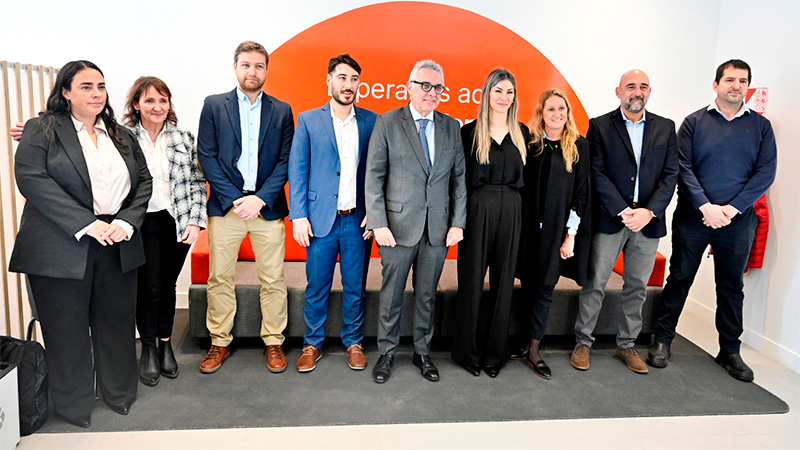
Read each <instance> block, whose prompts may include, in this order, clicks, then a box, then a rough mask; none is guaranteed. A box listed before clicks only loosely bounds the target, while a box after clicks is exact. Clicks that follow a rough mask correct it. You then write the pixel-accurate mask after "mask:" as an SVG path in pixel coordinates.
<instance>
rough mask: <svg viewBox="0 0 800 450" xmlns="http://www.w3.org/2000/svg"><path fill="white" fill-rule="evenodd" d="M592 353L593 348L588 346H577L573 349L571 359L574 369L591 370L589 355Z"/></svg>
mask: <svg viewBox="0 0 800 450" xmlns="http://www.w3.org/2000/svg"><path fill="white" fill-rule="evenodd" d="M591 351H592V348H591V347H589V346H588V345H586V344H580V343H578V344H575V348H574V349H572V356H571V357H570V358H569V362H570V363H572V367H574V368H576V369H578V370H589V353H590V352H591Z"/></svg>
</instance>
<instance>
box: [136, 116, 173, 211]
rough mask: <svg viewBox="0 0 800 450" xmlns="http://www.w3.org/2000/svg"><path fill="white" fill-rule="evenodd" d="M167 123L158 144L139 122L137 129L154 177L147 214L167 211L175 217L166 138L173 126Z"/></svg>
mask: <svg viewBox="0 0 800 450" xmlns="http://www.w3.org/2000/svg"><path fill="white" fill-rule="evenodd" d="M171 125H172V124H170V123H169V122H165V123H164V126H163V127H162V128H161V132H160V133H158V136H157V137H156V143H155V145H153V140H152V139H151V138H150V133H149V132H148V131H147V130H146V129H145V128H144V127H143V126H142V123H141V122H139V123H138V124H136V127H137V128H138V129H139V146H140V147H142V153H144V159H145V161H147V168H148V169H149V170H150V176H152V177H153V195H152V196H151V197H150V201H149V202H148V203H147V212H149V213H150V212H158V211H163V210H166V211H167V212H168V213H169V215H170V216H172V217H173V218H174V217H175V213H174V211H172V199H171V190H170V186H169V156H168V155H167V142H166V139H165V138H164V131H165V130H166V129H167V127H169V126H171Z"/></svg>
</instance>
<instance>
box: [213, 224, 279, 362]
mask: <svg viewBox="0 0 800 450" xmlns="http://www.w3.org/2000/svg"><path fill="white" fill-rule="evenodd" d="M247 233H250V242H251V243H252V244H253V253H254V254H255V257H256V267H257V268H258V278H259V280H260V281H261V293H260V300H261V316H262V320H261V339H263V340H264V343H265V344H267V345H280V344H282V343H283V340H284V337H283V334H282V333H283V330H284V329H285V328H286V323H287V311H288V306H287V300H286V283H285V281H284V278H283V259H284V255H285V253H286V248H285V239H286V228H285V227H284V222H283V219H282V218H281V219H277V220H264V219H263V218H262V217H261V216H259V217H258V218H256V219H252V220H242V219H241V218H239V216H237V215H236V213H234V212H233V210H232V209H231V210H230V211H228V214H226V215H225V216H224V217H209V218H208V247H209V277H208V313H207V315H206V326H207V327H208V331H209V333H210V334H211V343H212V344H213V345H217V346H220V347H227V346H228V345H229V344H230V343H231V341H232V340H233V336H231V329H232V328H233V317H234V316H235V315H236V292H235V290H234V283H233V275H234V273H235V272H236V260H237V257H238V254H239V246H240V245H241V243H242V240H243V239H244V237H245V235H247Z"/></svg>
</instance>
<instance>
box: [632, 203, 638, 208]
mask: <svg viewBox="0 0 800 450" xmlns="http://www.w3.org/2000/svg"><path fill="white" fill-rule="evenodd" d="M638 207H639V206H638V204H637V203H636V202H633V203H631V208H633V209H636V208H638Z"/></svg>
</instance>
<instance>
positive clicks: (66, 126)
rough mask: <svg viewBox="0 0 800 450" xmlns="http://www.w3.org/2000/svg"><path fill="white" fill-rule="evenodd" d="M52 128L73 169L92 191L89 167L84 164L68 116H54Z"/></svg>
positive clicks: (73, 128)
mask: <svg viewBox="0 0 800 450" xmlns="http://www.w3.org/2000/svg"><path fill="white" fill-rule="evenodd" d="M53 130H54V131H55V133H56V134H57V135H58V139H59V141H61V144H62V145H63V146H64V153H66V154H67V156H68V157H69V159H70V161H72V164H74V165H75V169H76V170H77V171H78V174H79V175H80V177H81V179H82V180H83V182H84V183H85V184H86V187H87V188H89V192H91V191H92V182H91V179H90V178H89V168H88V167H87V166H86V158H85V157H84V156H83V148H82V147H81V142H80V141H79V140H78V134H77V133H76V132H75V125H74V124H73V123H72V119H70V117H69V116H61V117H56V120H55V123H54V124H53Z"/></svg>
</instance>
